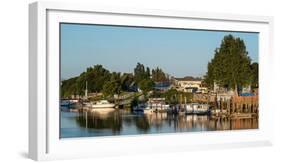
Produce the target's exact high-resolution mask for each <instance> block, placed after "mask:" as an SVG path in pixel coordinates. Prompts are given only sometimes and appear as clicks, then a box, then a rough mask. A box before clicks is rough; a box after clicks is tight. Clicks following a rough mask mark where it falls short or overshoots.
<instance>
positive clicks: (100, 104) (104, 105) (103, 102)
mask: <svg viewBox="0 0 281 163" xmlns="http://www.w3.org/2000/svg"><path fill="white" fill-rule="evenodd" d="M114 106H115V104H113V103H109V102H108V101H107V100H100V101H97V102H96V103H95V104H92V108H94V109H99V108H114Z"/></svg>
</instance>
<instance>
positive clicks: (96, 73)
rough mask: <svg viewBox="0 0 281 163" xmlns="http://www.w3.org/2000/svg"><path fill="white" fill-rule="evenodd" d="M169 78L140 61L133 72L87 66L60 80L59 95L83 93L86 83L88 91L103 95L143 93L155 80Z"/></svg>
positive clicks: (151, 86)
mask: <svg viewBox="0 0 281 163" xmlns="http://www.w3.org/2000/svg"><path fill="white" fill-rule="evenodd" d="M167 80H169V79H168V77H167V75H166V74H165V73H164V71H163V70H162V69H160V68H158V67H157V68H156V69H152V71H151V70H150V68H149V67H145V66H144V65H143V64H141V63H137V65H136V67H135V68H134V73H133V74H132V73H122V74H121V73H120V72H110V71H109V70H107V69H105V68H104V67H103V66H102V65H94V66H93V67H89V68H87V69H86V71H85V72H83V73H81V74H80V75H79V76H77V77H73V78H70V79H67V80H63V81H62V82H61V97H63V98H66V97H70V96H71V95H84V94H85V89H86V83H87V88H88V92H102V93H103V95H104V96H113V95H114V94H120V93H121V92H122V91H137V89H138V88H139V89H141V90H142V91H143V93H147V92H149V91H151V90H152V89H153V87H154V84H155V82H161V81H167Z"/></svg>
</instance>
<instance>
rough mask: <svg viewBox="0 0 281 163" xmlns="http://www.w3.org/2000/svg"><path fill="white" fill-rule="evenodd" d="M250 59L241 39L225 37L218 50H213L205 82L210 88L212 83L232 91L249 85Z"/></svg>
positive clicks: (250, 79)
mask: <svg viewBox="0 0 281 163" xmlns="http://www.w3.org/2000/svg"><path fill="white" fill-rule="evenodd" d="M251 74H252V73H251V59H250V57H249V56H248V52H247V50H246V46H245V43H244V41H243V40H242V39H240V38H239V37H238V38H235V37H233V36H232V35H227V36H225V37H224V38H223V40H222V42H221V45H220V48H217V49H216V50H215V55H214V58H213V59H212V60H211V62H209V63H208V71H207V73H206V76H205V82H206V83H207V84H208V85H209V86H210V87H212V86H213V84H214V82H216V84H218V85H219V86H221V87H227V88H231V89H234V90H235V92H236V94H238V92H237V91H238V86H245V85H249V84H250V83H251V82H252V77H251Z"/></svg>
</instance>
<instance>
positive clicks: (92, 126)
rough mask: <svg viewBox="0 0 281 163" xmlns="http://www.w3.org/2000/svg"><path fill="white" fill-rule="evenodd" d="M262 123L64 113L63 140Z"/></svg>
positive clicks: (107, 112)
mask: <svg viewBox="0 0 281 163" xmlns="http://www.w3.org/2000/svg"><path fill="white" fill-rule="evenodd" d="M257 128H258V119H257V118H254V119H232V120H229V119H228V120H217V119H212V118H211V117H210V116H206V115H205V116H196V115H170V114H167V113H152V114H143V113H132V112H131V111H129V110H113V109H104V110H99V111H92V112H83V113H77V112H67V111H61V131H60V134H61V135H60V137H61V138H70V137H91V136H112V135H136V134H155V133H175V132H193V131H215V130H235V129H257Z"/></svg>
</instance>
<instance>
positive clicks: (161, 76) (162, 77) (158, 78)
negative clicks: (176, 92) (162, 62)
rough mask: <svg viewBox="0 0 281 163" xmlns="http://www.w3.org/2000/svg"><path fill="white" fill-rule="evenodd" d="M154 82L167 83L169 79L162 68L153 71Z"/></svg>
mask: <svg viewBox="0 0 281 163" xmlns="http://www.w3.org/2000/svg"><path fill="white" fill-rule="evenodd" d="M152 80H153V81H155V82H163V81H167V80H168V78H167V76H166V74H165V73H164V71H163V70H162V69H161V68H159V67H157V68H156V69H152Z"/></svg>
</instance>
